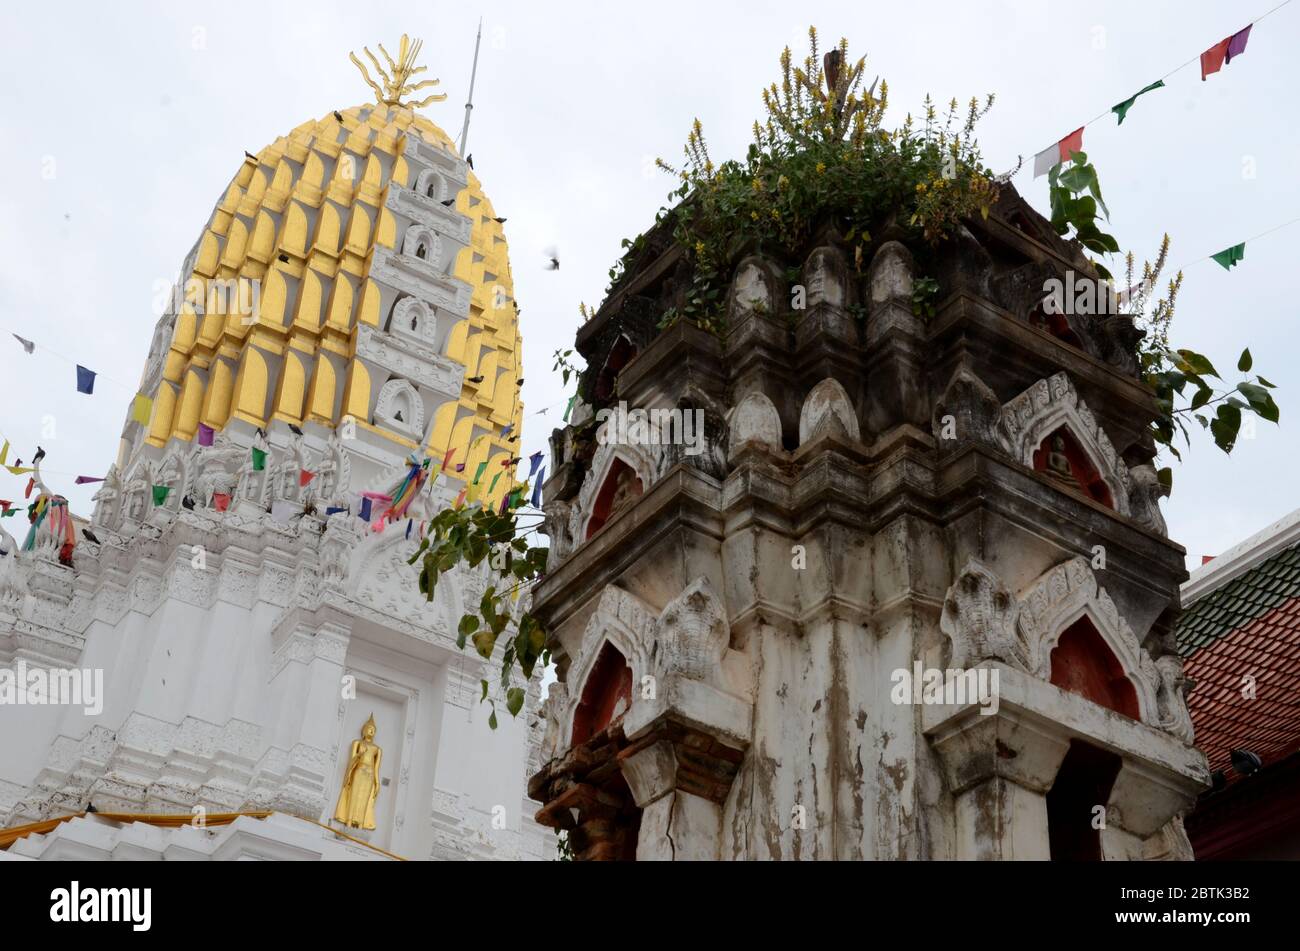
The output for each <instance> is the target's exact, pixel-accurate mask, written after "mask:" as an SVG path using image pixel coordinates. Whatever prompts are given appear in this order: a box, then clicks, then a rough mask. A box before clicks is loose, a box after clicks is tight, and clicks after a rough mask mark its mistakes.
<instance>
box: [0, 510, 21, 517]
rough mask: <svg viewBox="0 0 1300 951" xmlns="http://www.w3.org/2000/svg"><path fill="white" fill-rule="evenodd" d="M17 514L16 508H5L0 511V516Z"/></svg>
mask: <svg viewBox="0 0 1300 951" xmlns="http://www.w3.org/2000/svg"><path fill="white" fill-rule="evenodd" d="M17 514H18V510H17V509H5V510H4V511H3V512H0V518H13V517H14V516H15V515H17Z"/></svg>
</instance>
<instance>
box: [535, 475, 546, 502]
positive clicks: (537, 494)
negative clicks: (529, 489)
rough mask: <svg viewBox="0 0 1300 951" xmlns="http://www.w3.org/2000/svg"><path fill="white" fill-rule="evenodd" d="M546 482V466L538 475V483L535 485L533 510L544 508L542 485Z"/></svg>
mask: <svg viewBox="0 0 1300 951" xmlns="http://www.w3.org/2000/svg"><path fill="white" fill-rule="evenodd" d="M545 480H546V466H542V471H541V472H539V473H538V474H537V482H536V483H535V484H534V485H533V508H535V509H539V508H541V507H542V483H543V482H544V481H545Z"/></svg>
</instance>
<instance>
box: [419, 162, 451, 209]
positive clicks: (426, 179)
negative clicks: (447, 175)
mask: <svg viewBox="0 0 1300 951" xmlns="http://www.w3.org/2000/svg"><path fill="white" fill-rule="evenodd" d="M446 188H447V183H446V180H445V179H443V177H442V175H441V174H439V173H438V172H437V171H436V170H435V169H432V168H426V169H425V170H424V171H423V172H421V173H420V176H419V177H418V178H417V179H416V180H415V190H416V191H417V192H418V193H419V194H420V195H422V196H424V197H425V198H428V199H430V200H432V201H442V200H443V199H444V198H446V197H447V196H446Z"/></svg>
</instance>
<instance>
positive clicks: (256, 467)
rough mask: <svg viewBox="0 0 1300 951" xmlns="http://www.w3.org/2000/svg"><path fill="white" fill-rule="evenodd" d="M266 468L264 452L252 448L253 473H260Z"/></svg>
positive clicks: (263, 450)
mask: <svg viewBox="0 0 1300 951" xmlns="http://www.w3.org/2000/svg"><path fill="white" fill-rule="evenodd" d="M265 468H266V450H265V449H258V448H257V447H256V446H254V447H253V471H254V472H261V471H263V470H264V469H265Z"/></svg>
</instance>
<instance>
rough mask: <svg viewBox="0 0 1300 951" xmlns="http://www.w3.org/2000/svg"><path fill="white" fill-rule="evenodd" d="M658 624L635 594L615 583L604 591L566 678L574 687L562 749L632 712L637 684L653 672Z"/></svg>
mask: <svg viewBox="0 0 1300 951" xmlns="http://www.w3.org/2000/svg"><path fill="white" fill-rule="evenodd" d="M656 623H657V622H656V617H655V612H654V611H652V610H651V609H650V607H649V606H648V605H647V604H645V603H644V602H643V601H641V599H640V598H638V597H636V595H634V594H631V593H629V592H627V591H624V590H623V589H622V588H619V587H616V586H614V585H610V586H609V587H607V588H606V589H605V590H604V592H602V594H601V596H600V601H599V602H598V604H597V606H596V611H595V613H594V614H593V615H592V616H591V620H590V621H588V622H587V628H586V630H585V631H584V632H583V635H582V647H581V649H580V651H579V654H578V657H577V659H576V661H575V663H574V664H573V666H572V667H571V668H570V669H569V672H568V675H567V676H566V678H565V680H566V681H567V682H568V683H569V684H572V685H574V686H573V689H571V690H569V691H568V693H567V708H566V709H565V710H564V711H563V713H562V715H561V716H560V717H559V718H558V719H559V726H560V731H561V735H560V736H559V737H558V743H557V749H558V750H560V751H564V750H568V749H571V748H572V747H574V746H577V745H579V744H581V743H584V742H586V741H587V740H589V739H591V737H593V736H595V735H596V734H597V733H599V732H600V731H601V730H603V729H604V728H605V727H607V726H609V724H610V723H612V722H613V721H614V720H616V719H618V718H619V717H621V716H622V715H623V714H624V713H626V712H627V711H628V710H629V709H630V708H631V706H632V703H633V702H634V699H633V686H634V685H635V684H636V683H637V682H638V681H639V679H640V678H641V677H644V676H645V675H646V673H648V670H647V665H648V663H649V650H650V649H651V646H652V645H653V642H654V639H655V629H656Z"/></svg>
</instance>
